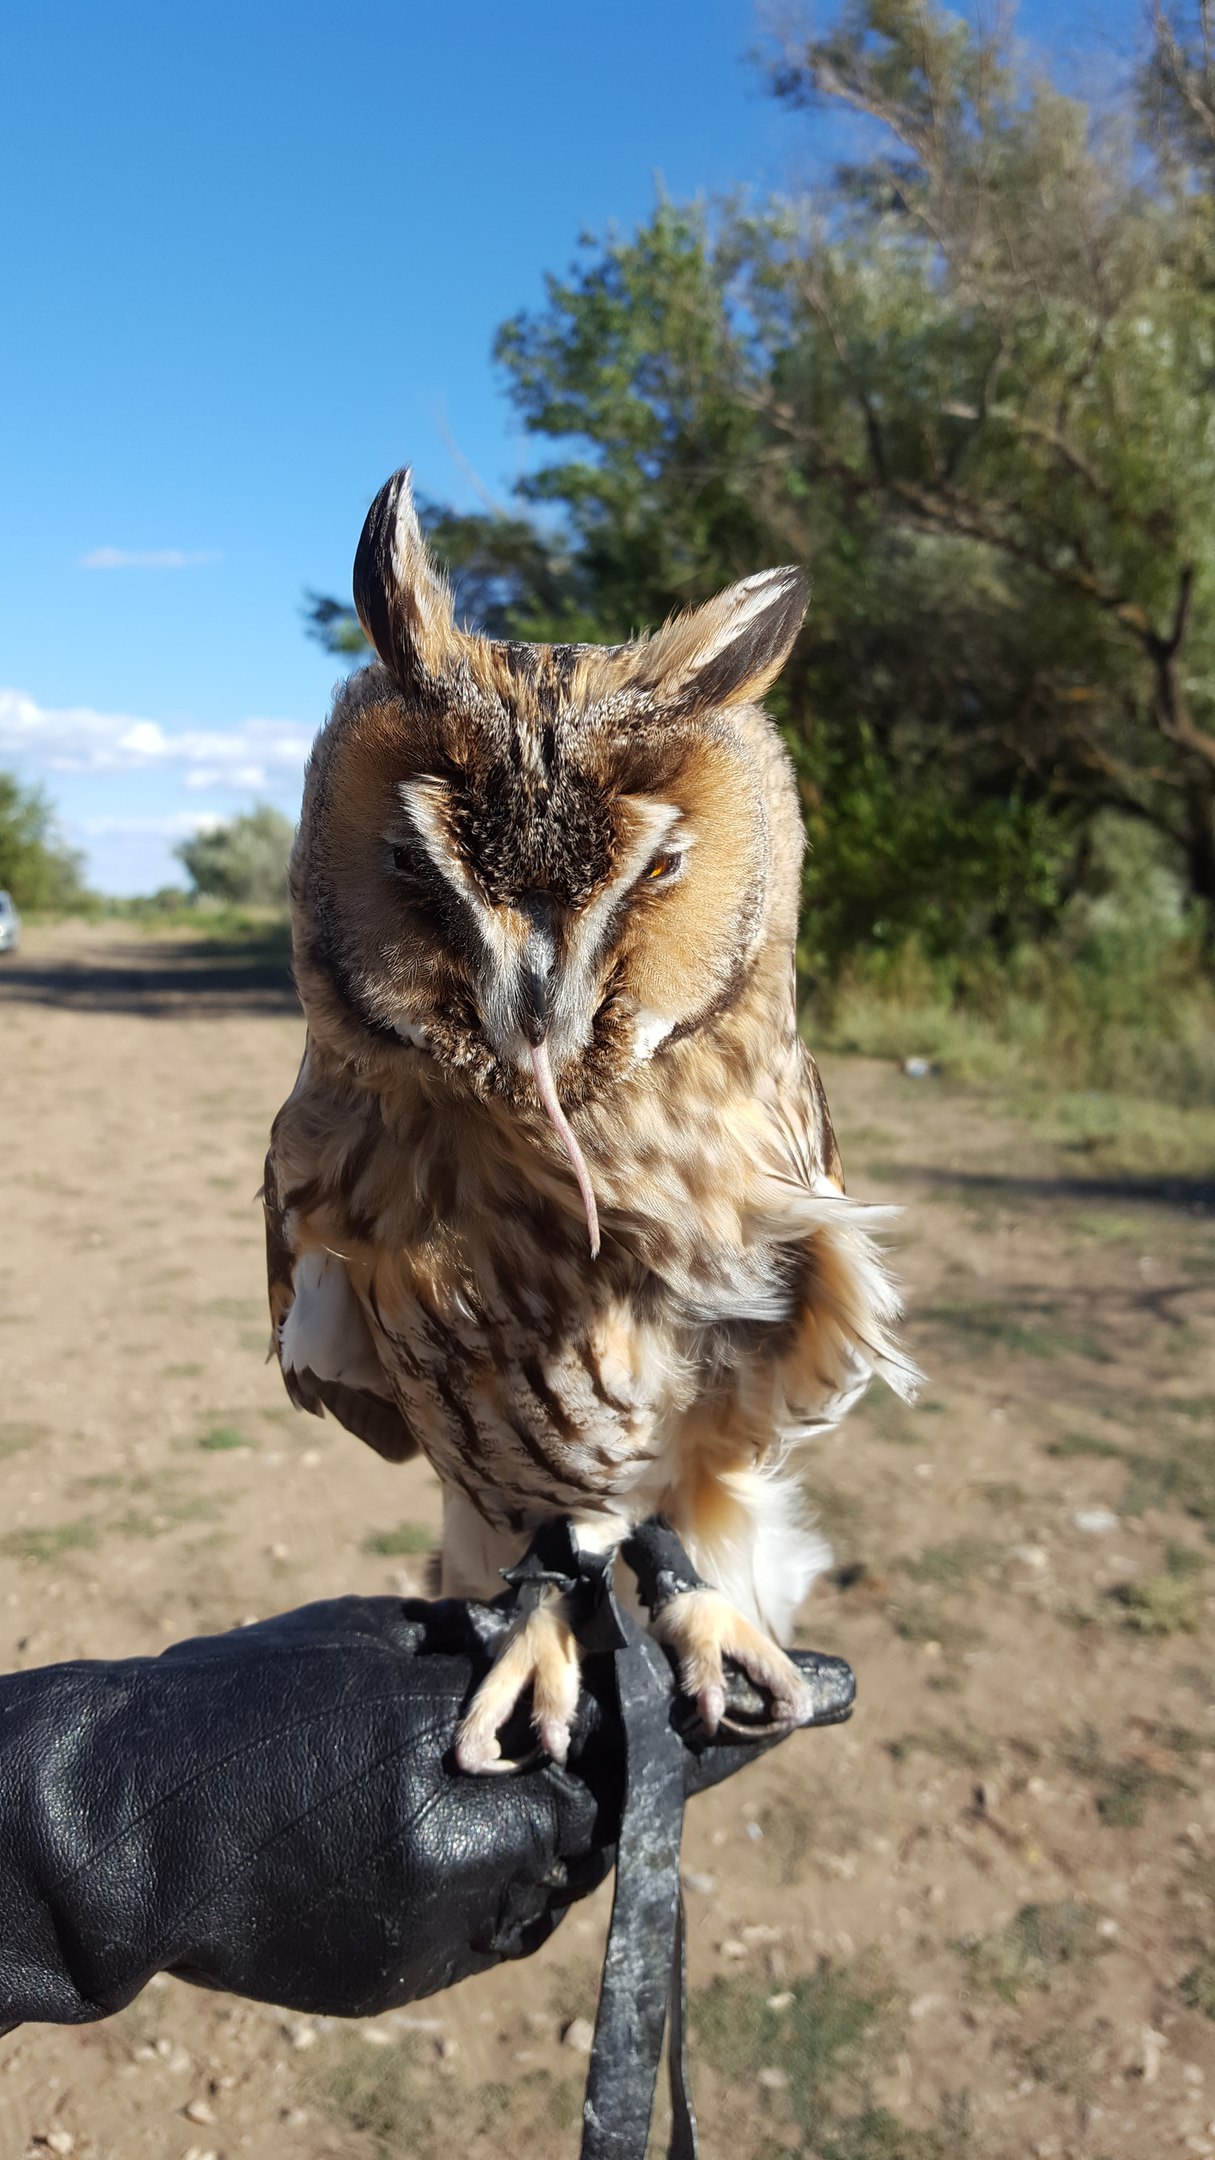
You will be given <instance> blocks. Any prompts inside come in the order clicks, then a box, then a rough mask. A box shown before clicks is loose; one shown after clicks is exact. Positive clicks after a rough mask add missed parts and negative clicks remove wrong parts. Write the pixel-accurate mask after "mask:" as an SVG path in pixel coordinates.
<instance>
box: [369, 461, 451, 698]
mask: <svg viewBox="0 0 1215 2160" xmlns="http://www.w3.org/2000/svg"><path fill="white" fill-rule="evenodd" d="M354 605H355V609H356V611H357V613H358V618H359V621H360V622H361V623H362V625H363V628H364V630H365V631H366V633H367V636H368V637H369V638H370V640H371V643H372V644H373V645H374V647H375V649H376V651H377V653H378V654H379V656H380V658H381V660H382V661H383V663H384V665H385V667H386V668H387V669H388V671H389V674H390V675H393V676H395V677H396V680H397V681H398V682H399V683H401V684H402V685H405V684H408V683H411V682H416V681H417V680H418V679H419V678H421V679H430V680H441V679H442V677H443V676H444V674H445V673H446V672H447V670H448V667H449V666H450V664H451V663H452V661H454V660H455V658H456V657H457V656H458V651H459V647H460V642H461V640H460V632H459V631H458V630H457V629H456V626H455V615H454V609H453V605H452V597H451V591H450V588H449V587H448V584H447V581H446V579H445V578H444V577H443V575H442V573H441V572H440V571H439V570H438V569H437V568H436V566H435V564H434V562H433V561H432V559H431V555H430V551H429V549H428V548H427V545H426V541H425V539H424V537H423V534H422V527H421V525H420V524H419V523H418V513H417V511H416V509H415V508H414V500H413V488H412V486H411V484H410V469H409V467H408V465H403V466H402V467H401V470H400V471H399V472H395V473H394V474H393V476H392V478H391V480H386V481H385V483H384V485H383V487H382V488H381V489H380V492H379V494H378V495H377V496H376V499H375V501H374V502H373V503H372V505H371V508H370V510H369V511H368V512H367V517H366V521H365V523H364V525H363V530H362V532H361V534H360V536H359V544H358V547H357V548H356V550H355V557H354Z"/></svg>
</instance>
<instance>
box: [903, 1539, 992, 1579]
mask: <svg viewBox="0 0 1215 2160" xmlns="http://www.w3.org/2000/svg"><path fill="white" fill-rule="evenodd" d="M1000 1558H1001V1548H1000V1547H999V1546H998V1545H994V1544H993V1543H992V1541H991V1539H990V1538H977V1537H959V1538H951V1539H950V1540H949V1542H948V1544H945V1545H926V1546H925V1548H924V1550H923V1552H922V1553H921V1554H920V1555H919V1558H918V1559H916V1560H905V1561H904V1562H903V1566H904V1568H905V1570H906V1572H907V1574H908V1575H910V1576H911V1578H912V1580H913V1581H914V1582H918V1583H927V1584H931V1585H932V1587H933V1588H934V1589H937V1590H965V1589H966V1588H967V1586H968V1584H970V1583H971V1582H973V1580H974V1578H975V1576H976V1575H982V1574H986V1573H987V1572H988V1571H989V1569H991V1568H992V1567H993V1566H995V1565H996V1563H997V1562H998V1561H999V1560H1000Z"/></svg>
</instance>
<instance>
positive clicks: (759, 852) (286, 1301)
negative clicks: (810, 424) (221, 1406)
mask: <svg viewBox="0 0 1215 2160" xmlns="http://www.w3.org/2000/svg"><path fill="white" fill-rule="evenodd" d="M355 598H356V603H357V606H358V610H359V614H360V617H361V619H362V622H363V625H364V627H365V629H366V631H367V634H368V636H369V638H370V639H371V641H372V643H373V645H374V646H375V649H376V651H377V653H378V655H379V661H380V664H379V665H373V666H371V667H369V668H367V669H365V670H364V671H363V672H361V673H359V674H357V675H355V676H354V677H353V678H352V679H351V680H350V681H349V682H348V683H347V684H346V685H345V686H344V687H343V688H342V689H341V690H340V692H339V694H338V697H337V700H336V703H335V706H334V710H333V713H332V716H331V718H330V720H329V722H328V724H327V725H326V727H325V728H324V729H323V730H322V732H321V734H320V736H319V737H318V739H317V742H316V745H315V748H314V750H313V753H312V758H311V762H310V765H309V768H308V777H307V784H306V789H305V796H304V806H303V815H302V820H301V824H300V831H299V838H298V841H297V844H296V849H295V854H294V858H293V862H292V872H291V889H292V905H293V917H294V943H295V967H296V976H297V981H298V984H299V988H300V994H301V997H302V999H303V1003H304V1008H305V1012H306V1015H307V1022H308V1038H307V1046H306V1049H305V1053H304V1059H303V1063H302V1065H301V1068H300V1072H299V1077H298V1079H297V1081H296V1085H295V1088H294V1090H293V1092H292V1094H291V1096H290V1097H289V1099H288V1101H287V1102H286V1103H285V1104H284V1106H283V1108H282V1110H281V1111H280V1112H279V1115H278V1117H277V1119H276V1121H275V1125H274V1131H273V1136H272V1142H271V1150H270V1155H269V1158H268V1162H267V1173H266V1209H267V1221H268V1234H269V1259H270V1292H271V1307H272V1313H273V1319H274V1327H275V1339H276V1343H277V1348H278V1354H279V1358H280V1361H281V1364H282V1369H283V1374H284V1377H285V1380H286V1383H287V1387H288V1389H289V1391H290V1393H291V1396H292V1398H293V1400H294V1401H295V1402H296V1403H297V1404H298V1405H299V1406H300V1407H301V1408H304V1409H307V1410H311V1411H314V1412H316V1413H317V1414H320V1413H321V1412H322V1410H328V1411H329V1412H330V1413H331V1414H332V1415H334V1416H335V1417H337V1418H338V1419H340V1421H341V1422H342V1423H343V1424H345V1425H347V1426H348V1427H349V1428H350V1429H351V1430H352V1431H353V1432H355V1433H357V1434H359V1435H360V1436H361V1437H362V1438H363V1439H364V1440H366V1441H368V1442H369V1443H370V1444H371V1445H372V1446H373V1447H375V1448H377V1449H378V1450H379V1451H380V1453H381V1454H383V1455H386V1456H388V1457H390V1458H393V1459H398V1460H399V1459H402V1458H404V1457H406V1456H408V1455H410V1454H412V1453H414V1452H415V1451H416V1450H419V1449H420V1450H421V1451H422V1452H423V1453H424V1454H425V1455H426V1456H427V1457H428V1458H429V1460H430V1462H431V1463H432V1464H433V1466H434V1468H435V1470H436V1471H437V1472H438V1475H439V1478H440V1480H441V1481H442V1485H443V1490H444V1502H445V1515H444V1576H445V1587H446V1588H447V1589H448V1590H449V1591H452V1592H459V1593H467V1594H475V1595H486V1594H489V1595H492V1594H494V1592H496V1590H497V1589H498V1588H499V1587H500V1583H499V1580H498V1570H499V1569H500V1568H501V1567H502V1566H503V1565H504V1564H506V1563H507V1562H509V1561H510V1560H511V1559H513V1558H515V1557H517V1555H518V1553H519V1551H520V1550H521V1549H522V1546H523V1545H524V1543H525V1542H526V1540H527V1538H528V1536H529V1535H530V1532H531V1530H532V1529H533V1528H534V1527H535V1525H536V1524H537V1523H538V1522H539V1521H540V1520H542V1519H543V1518H544V1517H546V1516H550V1515H552V1514H555V1513H561V1514H570V1515H572V1516H573V1518H574V1520H575V1523H576V1524H577V1526H578V1529H579V1534H580V1535H582V1536H585V1537H586V1538H588V1539H592V1540H596V1541H598V1542H600V1543H602V1544H611V1543H614V1542H616V1541H618V1539H619V1538H620V1536H621V1535H622V1533H623V1530H624V1529H625V1528H626V1527H627V1526H628V1525H629V1524H631V1523H634V1522H636V1521H639V1520H640V1519H642V1518H643V1517H644V1516H646V1515H649V1514H651V1513H653V1512H654V1511H655V1510H658V1509H661V1510H662V1511H663V1512H665V1513H666V1514H667V1515H669V1516H670V1517H671V1519H672V1520H673V1522H674V1523H675V1525H676V1528H677V1529H678V1530H679V1531H680V1533H681V1534H682V1536H683V1538H684V1540H685V1542H686V1544H687V1545H688V1547H689V1550H690V1551H691V1552H692V1555H693V1557H694V1559H695V1560H696V1561H697V1564H698V1565H699V1566H700V1567H701V1568H702V1569H703V1570H704V1572H705V1573H706V1574H707V1575H709V1577H710V1578H711V1580H712V1581H713V1582H714V1583H716V1584H717V1586H718V1587H719V1588H720V1589H722V1590H725V1591H726V1592H727V1593H728V1595H729V1597H730V1598H732V1599H733V1600H734V1601H735V1603H736V1604H737V1605H738V1606H739V1607H740V1608H741V1609H742V1611H743V1612H745V1613H748V1614H750V1615H751V1616H752V1617H753V1618H754V1620H755V1621H756V1622H757V1623H758V1624H760V1625H761V1626H764V1627H767V1628H769V1629H772V1630H776V1631H779V1630H781V1629H783V1628H785V1627H787V1625H788V1622H789V1619H790V1617H791V1613H792V1609H793V1606H794V1605H795V1604H796V1602H797V1601H798V1599H799V1598H800V1596H801V1595H802V1593H803V1592H804V1590H805V1588H806V1587H807V1584H808V1581H809V1579H810V1576H811V1575H812V1574H813V1572H814V1571H815V1568H816V1566H817V1565H819V1564H821V1557H822V1551H823V1548H822V1547H821V1545H820V1544H819V1543H818V1541H817V1540H815V1538H814V1537H813V1535H812V1534H811V1533H810V1532H809V1531H808V1530H807V1529H806V1528H805V1527H804V1525H803V1523H802V1521H801V1517H800V1512H799V1506H798V1499H797V1487H796V1481H795V1479H794V1477H793V1474H792V1471H791V1469H790V1467H789V1457H790V1454H791V1451H793V1450H794V1449H795V1447H796V1445H797V1443H798V1442H800V1441H802V1440H804V1439H805V1438H806V1437H807V1436H809V1435H810V1434H813V1433H815V1432H817V1431H821V1430H822V1429H824V1428H825V1427H827V1426H829V1425H831V1424H833V1423H834V1422H835V1421H836V1419H838V1417H839V1416H840V1415H841V1413H842V1412H843V1411H844V1410H845V1409H846V1408H847V1407H848V1405H849V1403H850V1402H851V1401H852V1400H853V1399H854V1398H855V1397H856V1396H857V1395H858V1394H859V1393H860V1391H861V1390H862V1389H863V1388H864V1386H865V1384H866V1382H867V1381H868V1379H869V1378H870V1376H871V1375H872V1374H873V1373H874V1372H879V1373H881V1374H882V1375H883V1376H884V1377H885V1378H886V1379H887V1380H888V1381H889V1382H890V1384H891V1385H892V1386H894V1387H895V1388H897V1389H898V1390H899V1391H900V1392H901V1393H907V1392H909V1391H910V1389H911V1386H912V1384H913V1381H914V1379H915V1374H914V1368H913V1367H912V1366H911V1365H910V1364H909V1363H908V1361H907V1360H906V1358H905V1357H904V1356H903V1355H902V1354H901V1352H900V1351H899V1349H898V1348H897V1347H896V1345H895V1343H894V1341H893V1339H892V1333H891V1330H892V1327H893V1324H894V1321H895V1319H896V1317H897V1309H898V1308H897V1300H896V1297H895V1294H894V1291H893V1289H892V1287H891V1284H890V1282H889V1280H888V1278H887V1276H886V1274H885V1272H884V1269H883V1267H882V1264H881V1262H880V1259H879V1257H878V1254H877V1252H876V1250H875V1248H874V1246H873V1244H872V1242H871V1240H870V1237H869V1235H868V1232H867V1228H866V1225H867V1223H868V1221H869V1220H870V1219H871V1217H872V1213H873V1211H871V1210H863V1209H862V1208H860V1207H859V1206H858V1205H857V1204H856V1203H855V1202H854V1201H851V1200H849V1199H847V1198H845V1196H844V1191H843V1182H842V1176H841V1171H840V1163H839V1157H838V1154H837V1151H836V1146H835V1140H834V1137H833V1134H832V1129H831V1124H830V1120H829V1117H828V1113H827V1105H826V1101H825V1099H824V1096H823V1091H822V1087H821V1084H820V1082H819V1078H818V1073H817V1071H816V1069H815V1065H814V1062H813V1060H812V1058H811V1057H810V1056H809V1054H808V1052H807V1051H806V1050H805V1048H804V1047H803V1045H802V1043H801V1041H800V1039H799V1036H798V1031H797V1017H796V1009H795V992H794V973H793V945H794V938H795V933H796V926H797V910H798V900H799V891H800V871H801V856H802V845H803V842H802V828H801V819H800V815H799V811H798V803H797V797H796V793H795V789H794V784H793V778H792V772H791V769H790V765H789V761H788V758H787V756H786V754H785V752H784V750H783V748H782V745H781V743H780V739H779V737H778V735H777V732H776V729H775V728H774V726H773V724H772V722H771V721H770V720H769V719H768V717H767V716H766V715H765V714H764V713H763V712H762V711H761V709H760V707H759V705H758V704H757V702H756V701H757V700H758V699H759V698H760V697H761V696H762V694H763V692H764V691H765V690H766V689H767V687H768V686H769V685H770V684H771V682H772V681H773V680H774V678H775V676H776V675H777V673H778V672H779V670H780V668H781V666H782V665H783V663H784V661H785V659H786V657H787V655H788V653H789V651H790V648H791V646H792V644H793V641H794V638H795V637H796V634H797V631H798V629H799V627H800V624H801V620H802V615H803V612H804V608H805V600H806V590H805V586H804V583H803V580H802V578H801V575H800V573H799V572H797V571H795V570H773V571H769V572H766V573H764V574H763V575H761V576H758V577H752V578H748V579H746V580H745V581H744V582H743V583H742V584H740V585H736V586H734V587H732V588H731V589H730V590H729V591H728V592H725V593H723V594H722V595H721V596H720V597H719V598H718V599H716V600H713V601H711V602H710V603H709V604H708V605H707V606H705V607H702V608H699V609H698V610H696V611H695V612H694V613H692V614H689V615H687V616H684V617H682V618H680V619H678V620H677V621H675V622H672V623H670V624H668V625H667V627H666V628H665V629H663V630H661V631H659V632H658V633H657V634H656V635H654V636H653V637H650V638H645V639H641V640H638V641H636V642H634V643H632V644H628V645H623V646H615V647H596V646H579V645H575V646H537V645H518V644H510V643H503V642H497V641H492V640H488V639H485V638H482V637H478V636H475V635H473V634H472V633H470V632H468V631H466V630H464V629H461V628H460V627H458V626H457V624H456V622H455V620H454V615H453V608H452V602H451V598H450V595H449V593H448V591H447V589H446V587H445V585H444V584H443V582H442V580H441V579H440V577H439V576H438V574H437V572H436V571H435V569H434V567H433V565H432V564H431V562H430V560H429V559H428V557H427V554H426V550H425V546H424V543H423V539H422V535H421V531H420V529H419V526H418V522H417V519H416V516H415V514H414V510H413V506H412V502H411V498H410V492H409V485H408V476H407V474H398V475H397V476H396V477H395V478H394V479H393V480H392V481H390V482H389V483H388V485H387V487H386V488H384V489H383V490H382V492H381V494H380V495H379V496H378V497H377V499H376V502H375V503H374V505H373V506H372V509H371V512H370V513H369V516H368V520H367V524H366V526H365V528H364V532H363V537H362V540H361V542H360V545H359V551H358V555H357V558H356V563H355Z"/></svg>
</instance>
